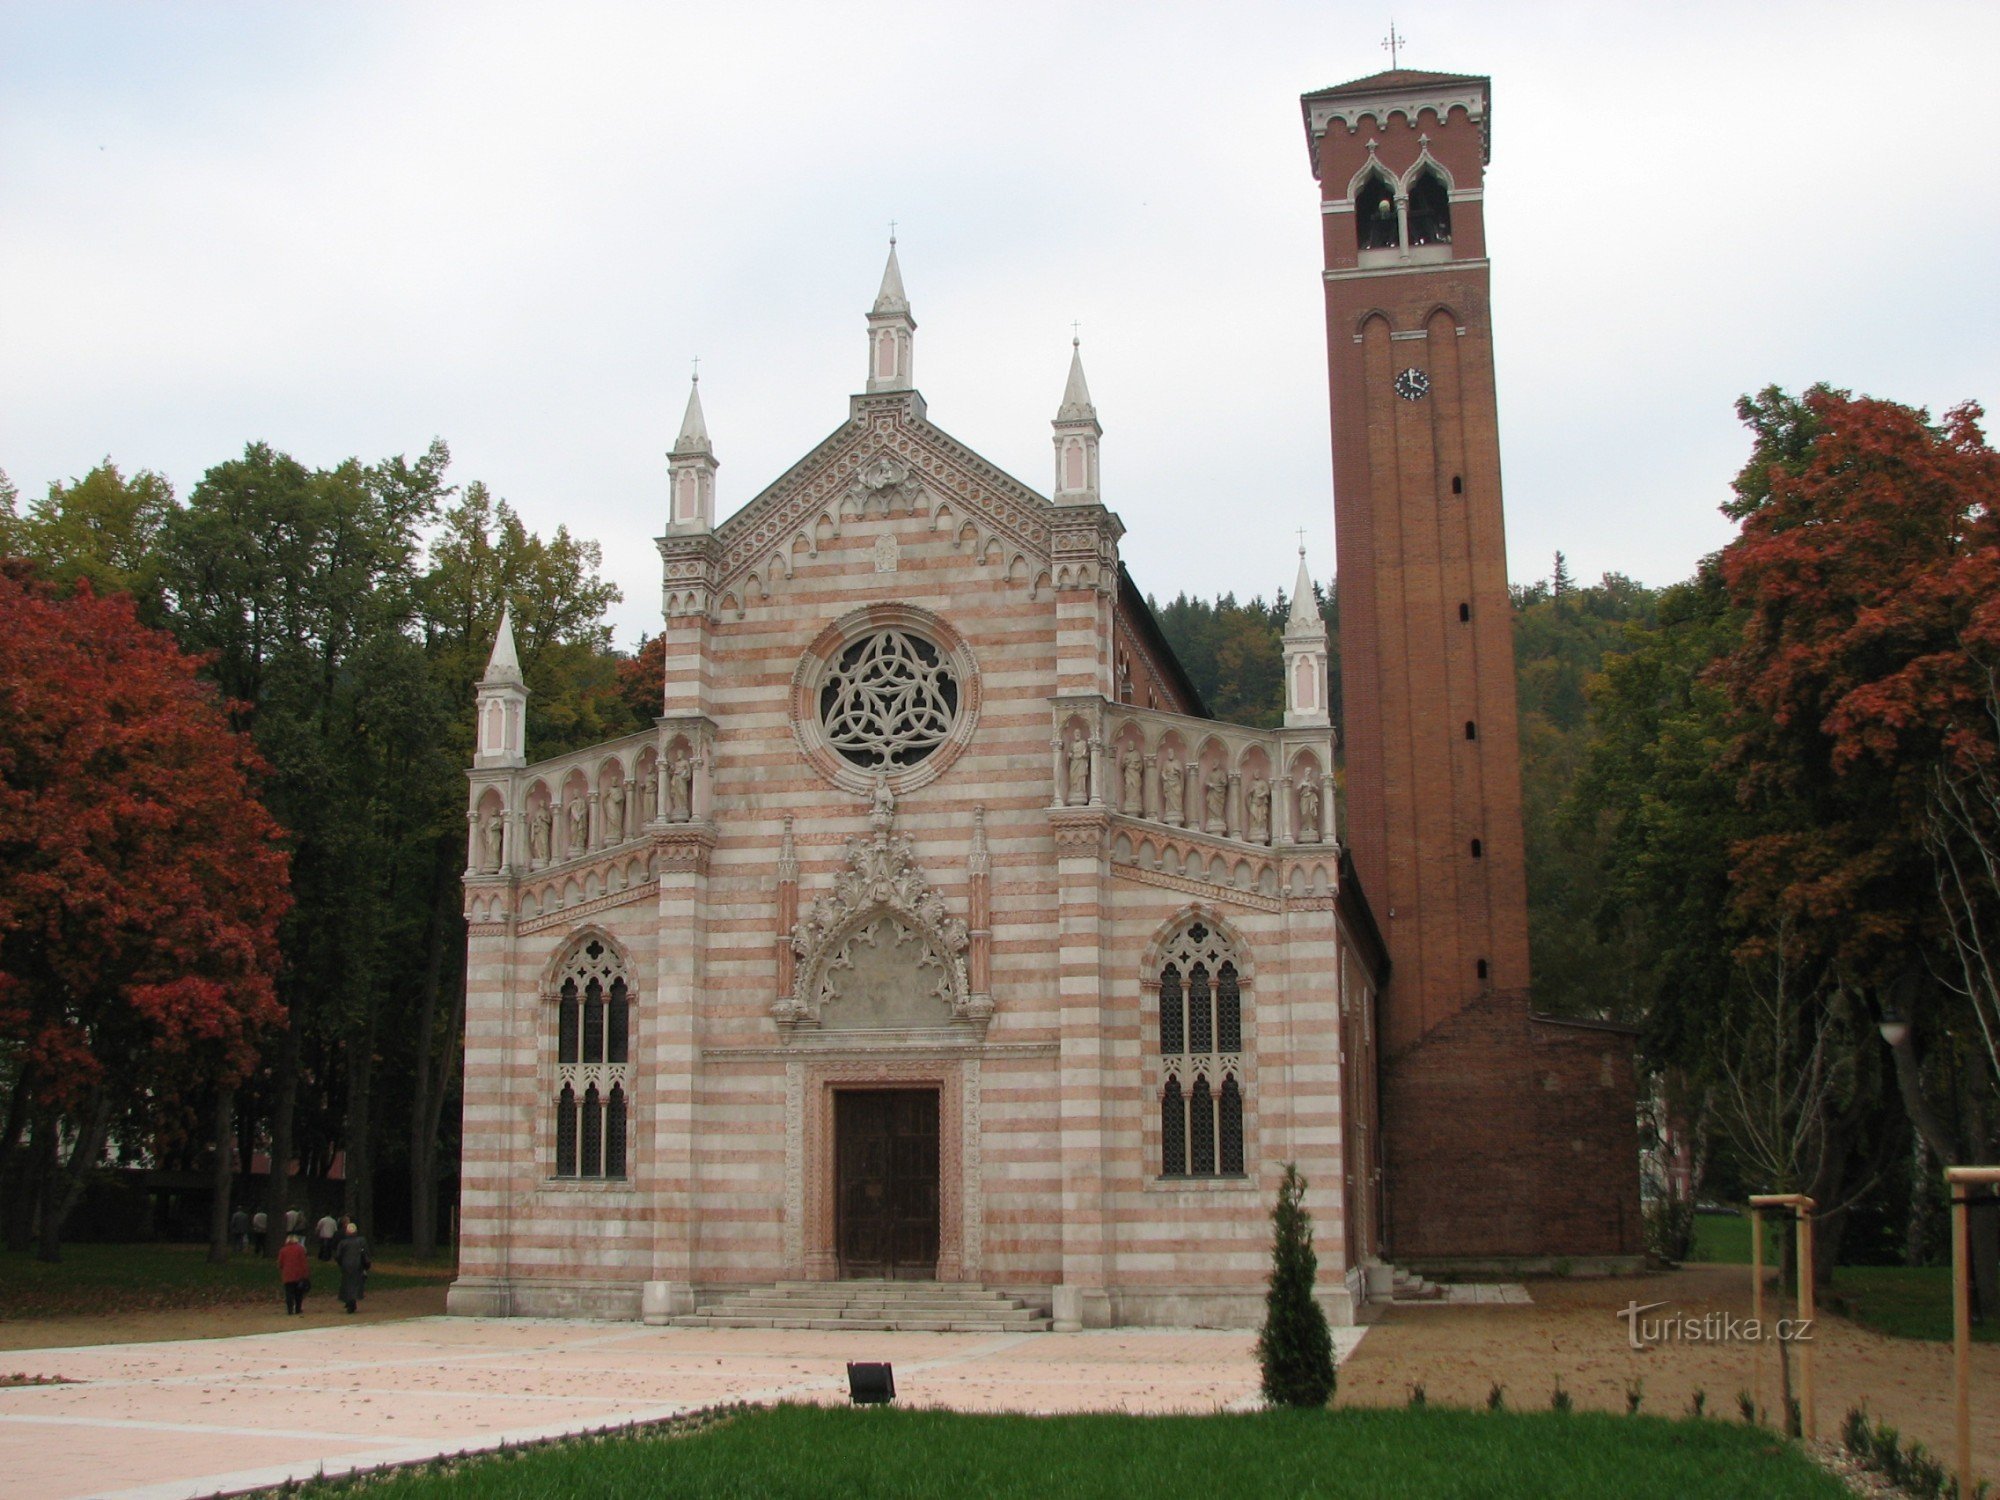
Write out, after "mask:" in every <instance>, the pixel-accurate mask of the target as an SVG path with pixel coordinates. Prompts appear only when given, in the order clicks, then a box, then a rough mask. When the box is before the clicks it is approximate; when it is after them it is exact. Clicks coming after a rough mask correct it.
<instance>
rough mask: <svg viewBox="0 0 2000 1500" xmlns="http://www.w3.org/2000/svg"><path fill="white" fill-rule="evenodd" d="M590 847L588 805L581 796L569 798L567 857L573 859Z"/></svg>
mask: <svg viewBox="0 0 2000 1500" xmlns="http://www.w3.org/2000/svg"><path fill="white" fill-rule="evenodd" d="M589 847H590V805H589V804H588V803H586V802H585V801H584V800H583V798H582V797H581V796H580V795H579V796H575V797H572V798H570V799H569V850H568V853H569V857H570V858H571V859H575V858H576V857H577V856H578V855H579V854H582V853H583V852H584V851H585V850H587V849H588V848H589Z"/></svg>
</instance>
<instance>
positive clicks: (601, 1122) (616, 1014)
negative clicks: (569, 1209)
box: [555, 938, 632, 1178]
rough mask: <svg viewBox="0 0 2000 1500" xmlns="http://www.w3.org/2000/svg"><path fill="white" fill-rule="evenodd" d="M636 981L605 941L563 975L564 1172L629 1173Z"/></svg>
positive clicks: (559, 1151)
mask: <svg viewBox="0 0 2000 1500" xmlns="http://www.w3.org/2000/svg"><path fill="white" fill-rule="evenodd" d="M631 1038H632V986H631V981H630V979H629V978H628V977H627V975H626V972H625V960H624V958H623V957H622V956H621V955H620V954H619V953H618V952H617V950H615V949H614V948H612V947H611V945H610V944H608V943H606V942H605V941H604V940H603V939H602V938H590V939H588V940H587V941H585V942H584V943H583V944H581V945H580V946H579V947H578V948H577V950H576V951H575V953H573V954H572V955H571V956H570V960H569V962H568V963H567V964H566V965H565V966H564V967H563V970H562V973H561V974H560V975H559V976H558V978H557V980H556V1096H555V1111H556V1132H555V1133H556V1176H558V1177H604V1178H617V1177H623V1176H625V1166H626V1164H625V1155H626V1152H625V1146H626V1139H627V1129H626V1109H627V1101H628V1099H629V1097H630V1094H629V1090H630V1086H631V1080H630V1078H629V1077H628V1072H629V1069H630V1058H631Z"/></svg>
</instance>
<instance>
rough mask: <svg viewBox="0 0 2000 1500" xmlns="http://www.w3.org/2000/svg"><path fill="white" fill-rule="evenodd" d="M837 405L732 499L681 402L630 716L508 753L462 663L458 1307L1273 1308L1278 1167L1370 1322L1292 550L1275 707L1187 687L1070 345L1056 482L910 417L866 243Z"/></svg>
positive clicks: (1313, 648) (1306, 651) (623, 1312)
mask: <svg viewBox="0 0 2000 1500" xmlns="http://www.w3.org/2000/svg"><path fill="white" fill-rule="evenodd" d="M867 322H868V329H867V361H868V363H867V370H868V375H867V381H866V388H865V390H864V391H863V392H862V393H861V394H859V395H856V396H854V397H853V398H852V399H851V403H850V413H849V417H848V420H847V421H846V422H844V423H843V424H842V425H841V426H840V427H839V428H838V429H837V430H836V431H835V432H834V433H833V434H832V435H831V436H830V437H828V438H827V439H826V440H825V441H824V442H823V443H821V444H820V445H819V446H818V447H817V448H815V449H814V450H813V451H812V452H811V453H809V454H807V455H806V456H805V457H804V458H803V459H802V460H800V461H799V462H798V463H797V464H796V465H795V466H794V467H793V468H792V469H791V470H789V471H788V472H787V473H786V474H785V475H783V476H782V477H781V478H780V479H779V480H778V481H777V482H776V483H774V484H773V485H771V486H770V487H769V488H768V489H766V490H765V491H763V492H762V493H761V494H759V495H758V496H756V497H755V498H754V499H752V500H751V501H750V502H749V503H748V504H747V505H745V506H744V507H743V508H742V509H741V510H739V511H738V512H737V513H736V514H735V515H733V516H731V517H730V518H729V519H728V520H726V521H724V522H722V523H721V524H720V525H717V524H716V523H715V521H714V515H715V479H716V470H717V460H716V457H715V454H714V451H713V449H712V446H711V443H710V439H709V435H708V432H707V428H706V423H705V420H704V416H703V413H702V409H701V403H700V399H699V390H698V388H697V390H696V391H695V392H694V393H693V394H692V395H691V396H690V399H689V403H688V410H687V416H686V420H685V423H684V425H683V428H682V430H681V433H680V436H679V440H678V441H677V442H676V444H675V446H674V449H673V452H672V455H671V458H670V464H669V475H668V507H669V518H668V522H667V525H666V528H665V535H664V536H662V537H661V538H660V539H659V549H660V553H661V560H662V571H663V583H664V587H663V611H664V624H665V637H666V641H665V644H666V670H665V680H664V682H663V684H662V714H661V717H660V718H659V720H658V723H657V725H656V727H655V728H654V729H652V730H648V731H646V732H644V733H641V734H636V735H632V736H629V737H627V738H625V739H622V740H618V741H615V742H612V743H610V744H605V745H600V746H597V747H594V748H592V749H591V750H589V751H587V752H580V753H576V754H571V755H565V756H562V757H559V758H557V759H554V760H550V761H545V762H541V763H537V764H532V765H531V764H528V763H526V761H525V757H524V753H523V752H524V745H525V737H524V733H525V725H526V717H527V715H528V714H530V713H532V712H533V705H532V704H531V703H530V702H529V701H528V697H527V693H526V690H525V687H524V686H523V684H522V682H521V677H520V671H519V667H518V664H517V662H516V661H515V659H514V648H513V642H512V638H511V634H510V632H509V629H508V627H507V626H506V625H505V623H504V622H503V625H502V629H501V632H500V637H499V640H498V642H497V643H496V646H495V651H494V655H493V660H492V663H491V665H490V666H489V669H488V671H487V674H486V678H485V680H484V681H483V682H482V684H481V685H480V688H479V695H480V702H479V726H480V727H479V740H478V753H477V758H476V763H475V766H474V769H473V771H472V773H471V787H470V805H469V810H468V821H469V838H468V854H469V858H468V870H467V874H466V881H465V885H466V912H467V917H468V920H469V923H470V939H469V942H470V955H469V967H468V999H467V1021H466V1043H465V1047H466V1051H465V1085H464V1096H465V1105H464V1109H465V1135H464V1142H465V1144H464V1160H463V1169H462V1177H461V1183H462V1187H461V1224H462V1230H461V1252H460V1271H461V1274H460V1277H459V1279H458V1281H457V1282H456V1283H455V1284H454V1286H453V1288H452V1291H451V1296H450V1306H451V1308H452V1309H453V1310H454V1311H456V1312H462V1313H475V1314H488V1315H504V1314H588V1315H596V1316H612V1317H640V1316H643V1317H645V1318H647V1319H648V1320H651V1321H666V1320H668V1319H671V1318H674V1317H677V1316H684V1315H688V1314H691V1313H694V1312H696V1311H697V1310H698V1309H700V1308H702V1307H704V1306H706V1305H708V1304H709V1303H710V1302H711V1301H712V1300H713V1299H714V1298H716V1297H718V1296H721V1295H723V1294H726V1293H728V1292H730V1291H731V1290H732V1289H741V1288H747V1287H755V1286H763V1285H771V1284H775V1283H788V1282H808V1283H809V1282H820V1281H834V1280H841V1279H849V1278H859V1279H875V1278H891V1279H897V1278H907V1279H913V1280H919V1281H925V1282H941V1283H968V1284H976V1285H978V1286H981V1287H984V1288H991V1289H997V1290H1000V1291H1003V1292H1006V1293H1009V1294H1012V1295H1014V1296H1017V1297H1020V1298H1022V1299H1023V1300H1025V1301H1027V1302H1028V1303H1029V1304H1030V1305H1032V1306H1037V1307H1040V1308H1042V1309H1043V1310H1045V1311H1046V1312H1048V1313H1050V1314H1052V1315H1053V1317H1054V1320H1055V1326H1056V1327H1058V1328H1064V1327H1068V1328H1075V1327H1084V1326H1104V1325H1110V1324H1145V1323H1169V1324H1186V1323H1208V1324H1224V1325H1250V1324H1254V1323H1255V1322H1256V1321H1257V1320H1258V1318H1259V1316H1260V1315H1261V1307H1262V1294H1263V1288H1264V1281H1265V1278H1266V1276H1267V1274H1268V1271H1269V1248H1270V1218H1269V1216H1270V1210H1271V1205H1272V1202H1273V1199H1274V1196H1275V1193H1276V1188H1277V1181H1278V1176H1279V1174H1280V1172H1281V1170H1282V1167H1283V1164H1284V1163H1286V1162H1296V1163H1297V1164H1298V1165H1299V1167H1300V1169H1301V1170H1302V1172H1303V1173H1304V1175H1305V1176H1306V1178H1307V1179H1308V1181H1309V1182H1310V1184H1311V1188H1310V1192H1309V1196H1308V1205H1309V1207H1310V1208H1311V1210H1312V1211H1313V1213H1314V1216H1315V1220H1316V1225H1317V1231H1318V1248H1319V1254H1320V1288H1321V1295H1322V1298H1323V1300H1324V1302H1325V1304H1326V1306H1327V1308H1328V1311H1329V1313H1330V1314H1331V1315H1332V1316H1333V1317H1334V1318H1335V1319H1337V1320H1343V1321H1344V1320H1351V1319H1352V1317H1353V1316H1354V1314H1355V1311H1356V1309H1357V1307H1358V1306H1359V1304H1360V1303H1361V1301H1362V1300H1363V1299H1364V1297H1365V1295H1366V1276H1365V1268H1366V1267H1367V1266H1368V1265H1369V1264H1370V1263H1371V1262H1373V1261H1375V1259H1376V1257H1377V1251H1378V1250H1379V1227H1378V1226H1379V1224H1380V1219H1381V1214H1380V1205H1379V1202H1378V1193H1379V1186H1380V1171H1379V1153H1380V1144H1379V1138H1378V1132H1377V1130H1376V1127H1375V1119H1376V1106H1375V1097H1374V1076H1375V1064H1374V1050H1373V1049H1374V1045H1375V1043H1374V1035H1375V1024H1376V1023H1375V1003H1376V994H1377V990H1378V988H1379V984H1380V981H1381V977H1382V975H1383V973H1384V970H1385V956H1384V954H1383V951H1382V948H1381V945H1380V942H1379V939H1378V938H1377V936H1376V933H1375V929H1374V926H1373V922H1372V919H1371V918H1370V917H1369V915H1368V912H1367V909H1366V906H1365V903H1363V902H1362V901H1360V899H1359V898H1358V895H1357V894H1356V893H1355V892H1354V891H1352V890H1351V889H1350V887H1349V884H1348V882H1346V881H1345V880H1344V877H1343V872H1342V868H1341V853H1340V843H1339V839H1338V830H1337V829H1336V828H1335V826H1334V788H1333V780H1332V777H1333V770H1334V760H1333V752H1334V729H1333V726H1332V724H1331V722H1330V720H1329V717H1328V712H1327V701H1326V691H1327V670H1326V669H1327V639H1326V634H1325V630H1324V627H1323V626H1322V624H1321V622H1320V620H1319V617H1318V614H1317V611H1316V609H1315V608H1314V600H1313V590H1312V585H1311V580H1310V579H1309V577H1308V576H1307V573H1306V569H1305V560H1304V557H1303V555H1301V558H1300V560H1299V566H1298V576H1297V580H1296V584H1295V587H1294V591H1293V598H1294V605H1295V607H1294V609H1293V612H1292V615H1291V619H1290V622H1289V625H1288V627H1287V629H1286V632H1285V637H1284V640H1285V645H1284V651H1285V668H1286V683H1287V704H1286V713H1285V722H1284V725H1283V726H1282V727H1280V728H1275V729H1255V728H1250V727H1247V726H1240V725H1231V724H1224V723H1219V722H1217V721H1215V720H1214V719H1213V718H1211V717H1210V716H1209V715H1208V713H1207V711H1206V710H1205V708H1204V707H1203V705H1202V704H1201V702H1200V700H1199V698H1198V696H1197V695H1196V693H1195V691H1194V689H1193V688H1192V686H1191V685H1190V684H1189V682H1188V681H1187V678H1186V676H1185V673H1184V672H1183V671H1182V669H1181V668H1180V666H1179V664H1178V663H1177V662H1176V661H1175V660H1174V657H1173V655H1172V652H1171V651H1170V650H1169V648H1168V647H1167V645H1166V643H1165V641H1164V640H1163V639H1162V637H1161V635H1160V632H1159V629H1158V626H1157V625H1156V623H1155V622H1154V620H1153V618H1152V615H1151V613H1150V611H1149V610H1148V608H1147V606H1146V604H1145V602H1144V599H1143V597H1142V595H1141V594H1140V592H1139V591H1138V589H1137V588H1136V587H1135V586H1134V585H1133V583H1132V581H1131V579H1130V578H1129V577H1128V576H1127V574H1126V572H1125V569H1124V568H1123V566H1122V565H1121V563H1120V560H1119V540H1120V537H1121V535H1122V534H1123V530H1124V527H1123V525H1122V523H1121V522H1120V520H1119V518H1118V516H1117V515H1116V514H1115V513H1114V512H1113V511H1112V510H1111V509H1109V508H1107V506H1106V505H1105V504H1104V502H1103V499H1102V498H1101V497H1100V494H1099V488H1098V462H1097V459H1098V442H1099V439H1100V436H1101V429H1100V427H1099V424H1098V420H1097V414H1096V411H1095V408H1094V406H1093V404H1092V402H1091V397H1090V393H1089V390H1088V388H1087V385H1086V382H1085V379H1084V373H1083V367H1082V363H1081V359H1080V357H1079V356H1078V355H1076V354H1075V353H1073V354H1072V363H1071V368H1070V373H1069V380H1068V385H1067V388H1066V389H1065V391H1064V392H1063V396H1062V401H1061V404H1060V407H1059V409H1058V411H1057V414H1056V417H1055V420H1054V424H1053V426H1054V433H1053V442H1054V484H1053V486H1052V489H1051V492H1050V493H1049V494H1047V495H1044V494H1041V493H1038V492H1037V491H1035V490H1033V489H1031V488H1030V487H1028V486H1027V485H1024V484H1022V483H1021V482H1019V481H1018V480H1016V479H1014V478H1012V477H1010V476H1008V475H1007V474H1005V473H1003V472H1001V471H1000V470H998V469H997V468H995V467H994V466H993V465H992V464H990V463H988V462H986V461H985V460H984V459H982V458H980V457H979V455H978V454H976V453H974V452H972V451H971V450H970V449H968V448H966V447H965V446H964V445H962V444H960V443H959V442H957V441H956V440H955V439H953V438H952V437H951V436H949V435H948V434H947V433H946V432H945V431H944V430H943V429H941V428H940V427H938V426H936V425H934V424H933V423H932V422H931V421H930V419H929V417H928V415H927V412H926V408H925V404H924V401H923V398H922V397H921V395H919V394H918V392H917V389H916V386H915V383H914V381H913V379H912V375H911V370H912V355H913V353H914V344H915V331H916V323H915V319H914V318H913V317H912V315H911V312H910V306H909V303H908V300H907V298H906V297H905V295H904V291H903V287H902V280H901V274H900V270H899V268H898V265H897V262H896V256H895V250H894V246H893V245H892V246H891V249H890V257H889V264H888V267H887V270H886V272H885V275H884V278H883V283H882V287H881V292H880V295H879V297H878V299H877V300H876V302H875V304H874V307H873V310H872V311H871V312H870V313H869V315H868V320H867Z"/></svg>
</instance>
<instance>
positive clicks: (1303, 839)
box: [1299, 776, 1319, 844]
mask: <svg viewBox="0 0 2000 1500" xmlns="http://www.w3.org/2000/svg"><path fill="white" fill-rule="evenodd" d="M1299 842H1300V843H1302V844H1317V843H1318V842H1319V782H1318V779H1317V778H1315V777H1312V776H1308V777H1306V778H1305V780H1303V781H1301V782H1300V783H1299Z"/></svg>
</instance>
